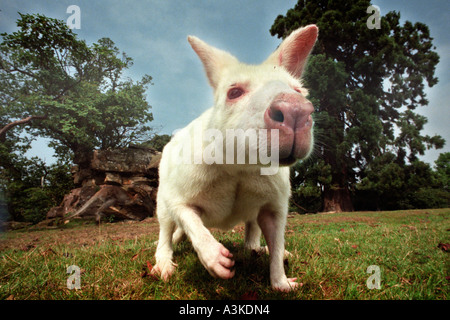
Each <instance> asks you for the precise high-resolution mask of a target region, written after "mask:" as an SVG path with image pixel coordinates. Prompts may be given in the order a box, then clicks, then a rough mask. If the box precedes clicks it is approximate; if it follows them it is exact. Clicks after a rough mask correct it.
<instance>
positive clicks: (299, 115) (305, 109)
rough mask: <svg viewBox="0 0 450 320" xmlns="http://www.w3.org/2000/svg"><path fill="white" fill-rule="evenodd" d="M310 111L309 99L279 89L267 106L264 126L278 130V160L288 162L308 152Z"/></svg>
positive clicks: (311, 108) (309, 143)
mask: <svg viewBox="0 0 450 320" xmlns="http://www.w3.org/2000/svg"><path fill="white" fill-rule="evenodd" d="M313 112H314V107H313V105H312V103H311V102H310V101H308V100H307V99H306V98H305V97H303V96H302V95H301V94H299V93H281V94H279V95H278V96H276V97H275V98H274V100H273V101H272V103H271V104H270V106H269V107H268V108H267V109H266V111H265V113H264V122H265V124H266V127H267V129H269V130H271V129H278V130H279V153H280V155H279V159H280V163H281V164H291V163H292V162H295V161H296V160H297V159H301V158H304V157H306V156H307V155H308V154H309V152H310V148H311V144H312V141H311V130H312V124H313V120H312V113H313Z"/></svg>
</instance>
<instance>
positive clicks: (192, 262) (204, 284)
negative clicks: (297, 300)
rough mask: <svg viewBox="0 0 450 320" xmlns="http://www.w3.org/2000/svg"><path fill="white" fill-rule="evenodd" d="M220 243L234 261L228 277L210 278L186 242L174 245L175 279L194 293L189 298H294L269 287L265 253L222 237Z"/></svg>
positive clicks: (267, 257)
mask: <svg viewBox="0 0 450 320" xmlns="http://www.w3.org/2000/svg"><path fill="white" fill-rule="evenodd" d="M221 243H222V244H223V245H224V246H225V247H226V248H228V249H229V250H230V251H231V252H232V254H233V257H234V260H235V265H234V267H233V268H234V270H235V275H234V277H233V278H232V279H228V280H223V279H215V278H213V277H212V276H211V275H210V274H209V273H208V271H207V270H206V269H205V268H204V267H203V265H202V264H201V262H200V260H199V259H198V257H197V254H196V252H195V251H194V249H193V247H192V245H191V243H190V242H189V241H186V242H184V243H182V244H179V245H177V246H176V247H175V251H174V259H175V261H176V262H177V263H178V268H177V269H178V270H177V272H179V273H180V278H179V280H180V281H183V283H184V284H185V285H186V292H195V293H196V294H195V296H194V297H192V298H194V299H206V300H271V299H292V298H293V297H294V295H293V294H292V293H282V292H277V291H274V290H273V289H272V288H271V285H270V270H269V264H270V263H269V255H267V254H262V255H258V254H256V253H255V252H251V251H249V250H246V249H244V246H243V243H236V242H233V241H231V240H224V241H221ZM287 269H288V268H287ZM286 271H288V270H286ZM186 299H189V297H186Z"/></svg>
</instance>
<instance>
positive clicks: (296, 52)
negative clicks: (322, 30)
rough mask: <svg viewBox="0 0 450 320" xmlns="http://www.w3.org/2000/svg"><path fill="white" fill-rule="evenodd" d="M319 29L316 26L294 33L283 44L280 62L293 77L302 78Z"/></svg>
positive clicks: (279, 57)
mask: <svg viewBox="0 0 450 320" xmlns="http://www.w3.org/2000/svg"><path fill="white" fill-rule="evenodd" d="M317 34H318V28H317V27H316V26H315V25H312V26H308V27H305V28H303V29H301V30H298V31H294V33H293V34H291V35H290V36H289V37H288V38H287V39H286V41H285V43H283V44H282V46H283V47H282V49H281V50H280V53H279V56H278V59H279V60H278V61H279V64H280V65H281V66H283V67H285V68H286V69H287V70H288V71H289V72H290V73H291V74H292V75H293V76H295V77H300V76H301V74H302V72H303V69H304V67H305V65H306V61H307V58H308V55H309V53H310V52H311V50H312V48H313V46H314V43H315V42H316V39H317Z"/></svg>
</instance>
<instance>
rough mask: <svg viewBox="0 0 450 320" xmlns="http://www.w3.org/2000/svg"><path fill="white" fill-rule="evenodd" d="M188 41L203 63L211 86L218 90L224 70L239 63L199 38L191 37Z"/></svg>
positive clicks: (226, 53)
mask: <svg viewBox="0 0 450 320" xmlns="http://www.w3.org/2000/svg"><path fill="white" fill-rule="evenodd" d="M188 41H189V43H190V44H191V47H192V49H194V51H195V52H196V53H197V55H198V56H199V58H200V60H201V61H202V63H203V66H204V68H205V71H206V75H207V76H208V80H209V83H210V85H211V86H212V87H213V88H214V89H216V88H217V85H218V82H219V79H220V77H221V74H222V72H223V70H224V69H225V68H226V67H227V66H228V65H231V64H234V63H238V62H239V61H238V60H237V59H236V58H235V57H234V56H232V55H231V54H229V53H228V52H225V51H222V50H219V49H217V48H214V47H212V46H210V45H208V44H207V43H205V42H203V41H202V40H200V39H199V38H197V37H194V36H189V37H188Z"/></svg>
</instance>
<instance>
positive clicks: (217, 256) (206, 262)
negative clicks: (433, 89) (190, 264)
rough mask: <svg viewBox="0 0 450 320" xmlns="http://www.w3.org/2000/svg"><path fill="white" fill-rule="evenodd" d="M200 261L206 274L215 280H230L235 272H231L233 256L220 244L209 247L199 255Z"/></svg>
mask: <svg viewBox="0 0 450 320" xmlns="http://www.w3.org/2000/svg"><path fill="white" fill-rule="evenodd" d="M199 257H200V261H201V262H202V264H203V266H204V267H205V268H206V270H208V272H209V273H210V274H211V275H212V276H213V277H215V278H221V279H230V278H233V276H234V273H235V271H234V270H231V268H232V267H233V266H234V260H233V259H232V257H233V255H232V254H231V252H230V251H229V250H228V249H227V248H225V247H224V246H223V245H222V244H220V243H218V242H217V243H215V244H213V245H210V247H209V248H208V249H206V250H204V251H203V252H202V254H201V256H200V255H199Z"/></svg>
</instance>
